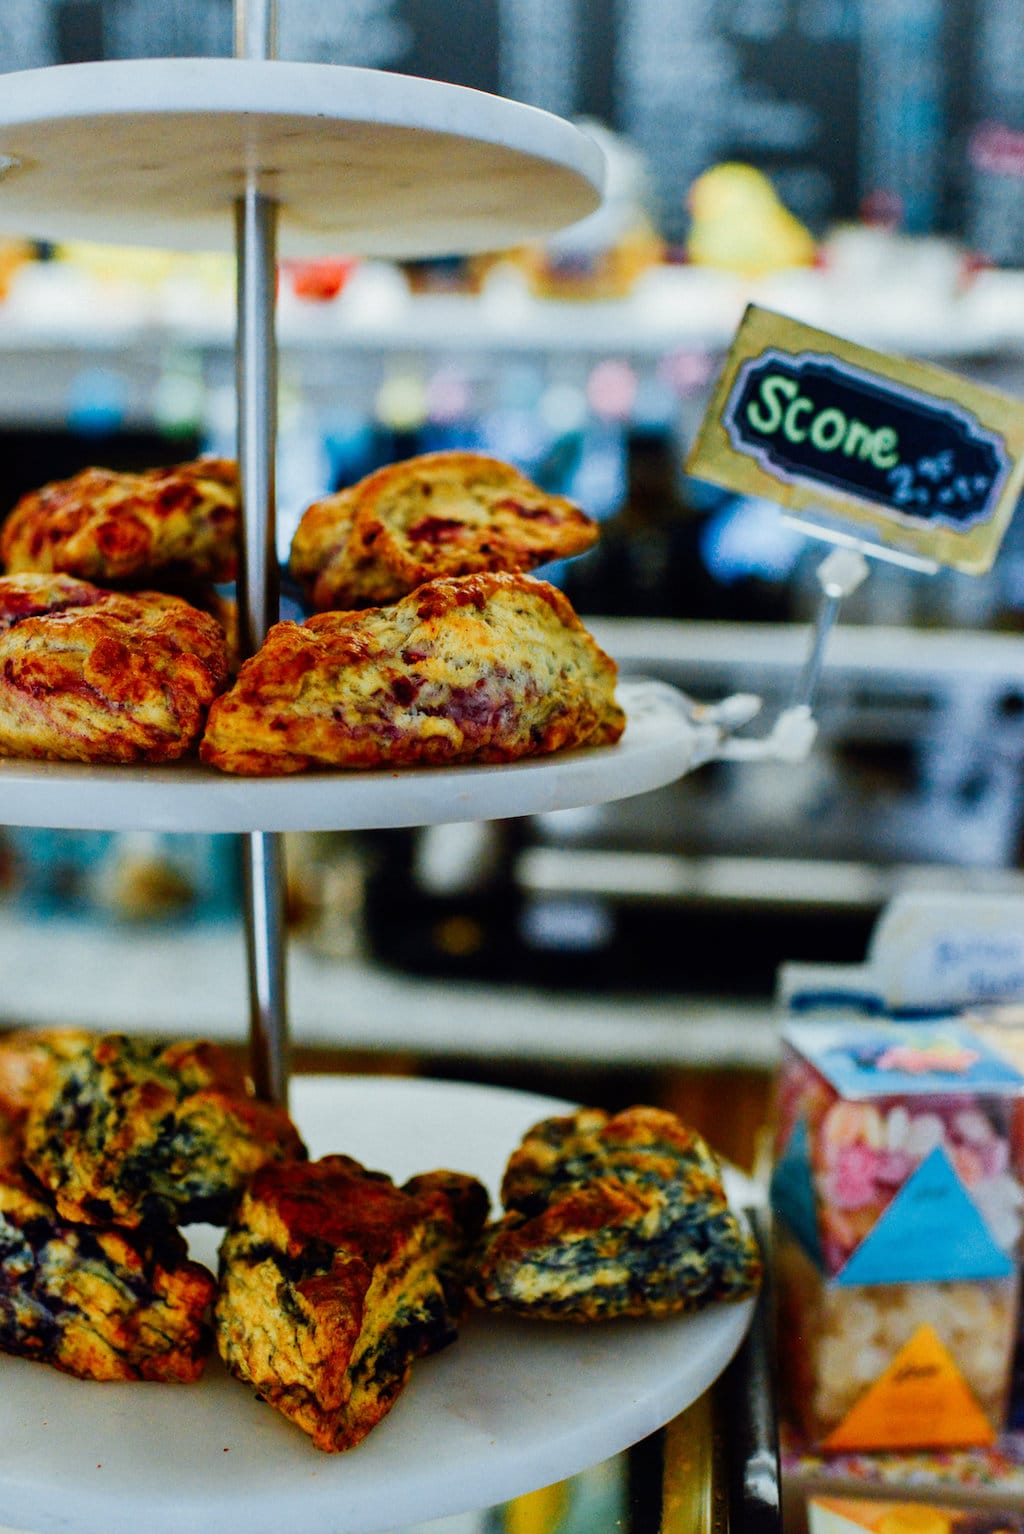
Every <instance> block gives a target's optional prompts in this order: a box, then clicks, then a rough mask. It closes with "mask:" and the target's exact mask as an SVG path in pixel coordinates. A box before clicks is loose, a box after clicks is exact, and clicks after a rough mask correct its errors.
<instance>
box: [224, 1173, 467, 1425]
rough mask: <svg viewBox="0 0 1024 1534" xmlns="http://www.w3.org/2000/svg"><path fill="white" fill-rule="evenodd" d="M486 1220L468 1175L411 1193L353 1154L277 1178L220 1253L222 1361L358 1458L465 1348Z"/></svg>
mask: <svg viewBox="0 0 1024 1534" xmlns="http://www.w3.org/2000/svg"><path fill="white" fill-rule="evenodd" d="M487 1212H488V1197H487V1193H486V1190H485V1189H484V1188H483V1186H482V1184H480V1183H478V1182H477V1181H476V1179H475V1178H471V1177H468V1176H464V1175H461V1174H459V1173H453V1172H443V1173H428V1174H425V1175H424V1176H422V1177H418V1178H414V1179H412V1180H411V1181H410V1182H408V1183H406V1185H405V1187H404V1188H399V1187H396V1186H395V1184H394V1183H393V1182H392V1180H391V1179H390V1178H389V1177H387V1176H386V1175H385V1174H384V1173H381V1172H372V1171H367V1170H366V1168H364V1167H363V1166H361V1165H360V1163H359V1162H357V1161H354V1160H353V1159H352V1158H351V1157H348V1156H325V1157H324V1158H323V1159H322V1160H320V1161H316V1162H307V1163H291V1164H279V1165H274V1166H267V1167H264V1168H263V1170H262V1171H260V1172H258V1173H257V1174H256V1176H255V1177H254V1178H253V1180H252V1182H251V1184H250V1186H249V1188H248V1191H247V1192H246V1194H245V1196H244V1197H243V1199H242V1202H241V1204H240V1205H239V1209H238V1213H237V1215H236V1217H235V1219H234V1221H233V1222H232V1224H231V1226H230V1228H229V1229H228V1232H227V1234H226V1235H225V1237H224V1241H223V1243H222V1245H221V1253H220V1293H219V1296H218V1300H217V1309H216V1326H217V1346H218V1349H219V1351H220V1355H221V1357H222V1359H223V1360H224V1362H225V1364H226V1365H227V1366H228V1368H229V1369H230V1370H231V1371H232V1373H233V1374H235V1375H236V1376H237V1377H238V1378H240V1379H242V1380H245V1381H247V1382H248V1383H249V1384H251V1385H252V1386H253V1387H254V1388H255V1389H256V1390H257V1391H258V1393H259V1395H260V1397H261V1398H262V1399H263V1400H265V1401H267V1402H269V1403H270V1405H271V1406H273V1407H274V1408H275V1409H276V1410H277V1411H279V1412H281V1413H282V1415H283V1416H285V1417H287V1418H288V1419H289V1420H290V1421H292V1422H294V1423H295V1424H296V1426H298V1427H300V1428H301V1429H302V1430H303V1432H305V1433H307V1434H308V1435H309V1437H310V1438H311V1440H312V1442H313V1443H314V1445H315V1446H316V1447H317V1448H318V1449H323V1450H325V1451H327V1452H329V1453H334V1452H338V1451H341V1450H344V1449H350V1448H352V1447H353V1446H354V1445H355V1444H357V1443H359V1441H360V1440H361V1439H363V1438H365V1436H366V1434H367V1433H368V1432H370V1430H371V1429H372V1428H373V1427H375V1426H376V1424H377V1423H378V1422H380V1420H381V1419H382V1418H383V1417H384V1416H385V1415H386V1414H387V1413H388V1412H389V1411H390V1410H391V1408H392V1406H393V1405H394V1403H395V1401H396V1400H397V1398H398V1396H399V1394H400V1393H401V1391H402V1389H403V1388H404V1386H405V1385H406V1383H407V1381H408V1379H409V1375H410V1372H411V1368H412V1364H413V1362H414V1361H415V1360H416V1359H417V1358H421V1357H423V1356H425V1355H426V1354H428V1353H434V1352H436V1351H437V1350H438V1349H439V1348H441V1347H444V1346H445V1345H446V1344H448V1343H449V1342H451V1341H453V1340H454V1337H455V1324H456V1321H457V1320H458V1316H459V1313H460V1309H461V1304H462V1296H463V1278H462V1266H463V1263H464V1260H465V1256H466V1253H467V1252H468V1250H469V1248H470V1247H471V1245H472V1243H473V1241H474V1240H475V1238H476V1236H477V1235H478V1234H479V1231H480V1229H481V1227H482V1225H483V1223H484V1221H485V1219H486V1217H487Z"/></svg>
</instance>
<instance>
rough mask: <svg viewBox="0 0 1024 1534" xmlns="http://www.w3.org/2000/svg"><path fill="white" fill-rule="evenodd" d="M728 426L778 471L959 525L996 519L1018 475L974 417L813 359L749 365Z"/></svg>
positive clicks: (773, 354) (772, 358)
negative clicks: (1008, 484) (998, 502)
mask: <svg viewBox="0 0 1024 1534" xmlns="http://www.w3.org/2000/svg"><path fill="white" fill-rule="evenodd" d="M724 419H725V425H726V428H727V430H728V432H729V436H730V438H731V440H732V443H733V446H734V447H735V448H736V449H737V451H738V452H748V453H750V454H752V455H753V456H754V457H755V458H757V459H759V460H760V461H761V462H762V463H763V464H764V465H765V467H766V468H767V470H768V472H769V473H775V474H777V475H779V477H780V478H782V479H793V480H801V479H802V480H806V481H809V482H811V483H814V484H822V485H825V486H827V487H828V488H829V489H834V490H840V491H844V490H845V491H847V492H848V493H849V494H851V495H859V496H864V497H865V498H866V499H868V500H870V501H874V502H876V503H878V504H879V505H882V506H888V507H889V508H890V509H891V510H892V511H894V512H898V513H899V514H900V515H902V516H906V517H914V518H918V519H922V520H924V521H932V520H941V521H946V522H949V523H950V525H952V526H954V527H966V526H967V525H968V524H969V523H971V522H974V521H977V520H978V518H979V517H985V516H987V515H988V513H989V509H990V505H991V503H992V501H993V499H994V498H996V499H997V498H998V495H999V492H1000V491H1001V489H1002V486H1003V483H1004V481H1005V478H1006V475H1007V474H1008V473H1009V469H1010V460H1009V458H1008V456H1007V454H1006V451H1005V448H1004V446H1003V443H1002V440H1001V438H1000V437H998V436H997V435H996V434H995V433H993V432H990V431H986V430H985V429H984V428H983V427H982V426H980V425H979V423H978V422H977V421H976V420H975V419H973V417H972V416H971V415H970V414H969V413H968V412H967V411H965V410H961V409H960V408H959V407H958V406H956V405H953V404H952V403H949V402H943V401H939V400H935V399H929V398H928V397H927V396H926V395H922V394H918V393H916V391H914V390H911V389H907V388H905V387H904V386H902V385H900V384H899V383H897V382H896V381H895V380H890V379H884V378H880V377H878V376H877V375H872V374H870V373H865V372H862V371H861V370H860V369H859V368H856V367H854V366H853V365H852V364H850V363H843V362H840V361H838V360H837V359H834V358H830V357H822V356H815V355H814V354H813V353H804V354H802V355H800V356H796V357H789V356H787V355H786V354H785V353H784V352H780V351H775V350H769V351H768V352H766V353H765V354H764V355H763V356H761V357H759V358H757V359H756V360H754V361H751V362H748V363H745V364H744V366H743V367H742V368H741V370H740V375H739V378H738V380H737V387H736V388H735V389H734V391H733V393H732V394H731V395H730V398H729V401H728V403H727V405H726V409H725V416H724Z"/></svg>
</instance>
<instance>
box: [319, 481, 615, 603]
mask: <svg viewBox="0 0 1024 1534" xmlns="http://www.w3.org/2000/svg"><path fill="white" fill-rule="evenodd" d="M597 536H598V526H597V523H596V522H595V521H594V520H593V519H592V518H591V517H588V516H587V514H586V513H585V512H584V511H582V510H581V509H580V508H579V507H578V506H577V505H575V504H574V503H573V502H572V501H570V500H568V499H567V498H566V497H565V496H562V495H551V494H548V492H547V491H544V490H541V489H540V488H539V487H538V486H537V485H535V484H534V483H533V481H532V480H530V479H528V478H527V477H526V475H525V474H521V473H520V472H519V470H518V469H516V468H514V467H513V466H512V465H511V464H508V463H505V462H503V461H502V460H501V459H499V458H492V457H489V456H488V455H487V454H485V453H473V452H465V451H453V452H440V453H424V454H421V455H420V456H419V457H416V458H407V459H404V460H403V461H402V462H401V463H393V464H388V465H386V466H385V467H384V468H382V469H378V470H376V471H375V472H374V473H373V474H369V475H367V476H366V478H365V479H363V480H361V481H360V482H359V483H358V484H356V485H353V486H350V487H348V488H347V489H344V490H341V491H338V492H337V493H336V494H334V495H330V496H326V497H324V498H323V499H322V500H319V501H315V502H314V503H313V504H312V505H311V506H309V507H308V508H307V510H306V511H305V513H304V515H303V517H302V520H301V521H300V523H299V526H298V528H297V529H296V532H295V536H294V539H293V541H292V549H291V561H290V568H291V573H292V575H293V576H294V578H295V580H296V581H297V582H298V583H299V585H300V586H301V587H302V588H303V590H304V591H305V592H306V594H307V596H308V598H309V600H310V602H311V604H312V606H313V607H314V608H316V609H317V611H319V612H325V611H327V610H329V609H332V608H333V609H345V608H353V607H369V606H375V605H377V604H378V603H381V602H393V601H396V600H397V599H398V598H399V597H402V596H405V595H406V593H407V592H410V591H412V590H414V589H415V587H417V586H419V585H421V584H422V583H423V582H424V581H428V580H433V579H434V578H435V577H436V576H439V575H470V574H473V573H474V572H475V571H478V570H513V571H528V570H535V569H537V567H538V566H540V565H544V564H549V563H550V562H551V561H552V560H556V559H567V558H569V557H570V556H572V555H574V554H580V553H582V552H583V551H584V550H585V549H588V548H590V547H591V545H592V544H594V543H595V542H596V540H597Z"/></svg>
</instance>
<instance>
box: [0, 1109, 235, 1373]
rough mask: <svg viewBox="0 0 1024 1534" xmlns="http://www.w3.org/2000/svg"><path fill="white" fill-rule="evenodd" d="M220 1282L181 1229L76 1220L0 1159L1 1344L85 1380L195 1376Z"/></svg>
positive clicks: (209, 1333)
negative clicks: (191, 1250)
mask: <svg viewBox="0 0 1024 1534" xmlns="http://www.w3.org/2000/svg"><path fill="white" fill-rule="evenodd" d="M0 1148H2V1139H0ZM216 1289H217V1286H216V1282H215V1280H214V1278H213V1275H212V1274H211V1273H208V1272H207V1270H206V1269H205V1268H203V1267H201V1266H200V1264H199V1263H196V1262H190V1261H189V1260H188V1257H187V1255H186V1245H185V1241H184V1239H183V1238H182V1237H181V1236H180V1235H179V1233H178V1232H177V1231H175V1230H172V1229H169V1228H164V1227H160V1228H157V1229H147V1230H144V1231H127V1230H118V1229H114V1228H107V1229H102V1230H96V1229H89V1228H87V1227H85V1226H81V1225H74V1224H72V1223H71V1222H69V1221H67V1220H63V1219H61V1217H60V1216H59V1215H58V1214H57V1212H56V1210H55V1209H54V1206H53V1204H52V1202H51V1201H50V1200H49V1199H48V1198H47V1197H46V1196H45V1195H44V1194H43V1193H42V1192H41V1190H40V1189H39V1188H38V1187H37V1186H36V1185H35V1184H33V1183H32V1181H31V1180H30V1179H29V1178H28V1177H26V1176H25V1175H24V1173H23V1172H22V1171H21V1170H19V1169H18V1167H17V1166H16V1165H15V1164H14V1163H13V1162H12V1161H11V1160H10V1159H8V1160H7V1161H6V1162H3V1161H2V1160H0V1351H2V1352H5V1353H16V1354H19V1355H20V1356H21V1357H23V1358H30V1359H35V1360H37V1361H39V1362H43V1363H49V1364H53V1365H54V1366H55V1367H56V1368H58V1369H60V1370H62V1371H63V1372H64V1373H66V1374H74V1375H77V1376H79V1377H80V1378H82V1379H91V1380H163V1381H178V1382H182V1383H187V1382H190V1381H193V1380H196V1379H198V1378H199V1376H200V1374H201V1373H202V1370H203V1366H204V1363H205V1361H206V1356H207V1354H208V1353H209V1351H210V1347H211V1344H212V1338H213V1330H212V1325H211V1310H212V1306H213V1302H214V1299H215V1297H216Z"/></svg>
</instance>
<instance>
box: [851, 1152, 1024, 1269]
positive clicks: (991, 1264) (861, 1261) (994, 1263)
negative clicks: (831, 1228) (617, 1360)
mask: <svg viewBox="0 0 1024 1534" xmlns="http://www.w3.org/2000/svg"><path fill="white" fill-rule="evenodd" d="M1012 1273H1013V1264H1012V1263H1011V1261H1010V1259H1009V1257H1007V1255H1006V1253H1005V1252H1004V1251H1003V1250H1002V1249H1001V1248H1000V1247H998V1246H997V1245H996V1243H995V1241H994V1240H993V1239H992V1236H991V1234H990V1232H989V1229H988V1226H987V1225H986V1224H985V1221H984V1220H983V1219H982V1217H981V1215H980V1214H979V1212H978V1210H977V1208H976V1207H975V1205H974V1204H973V1203H972V1202H971V1199H970V1197H969V1195H968V1193H967V1192H966V1190H965V1188H964V1186H963V1184H962V1183H961V1181H960V1179H959V1178H958V1177H957V1175H956V1172H955V1171H954V1170H953V1164H952V1162H951V1161H950V1159H949V1157H948V1155H947V1154H946V1152H945V1150H944V1149H943V1148H942V1146H941V1145H939V1146H936V1148H935V1150H933V1151H932V1153H931V1155H930V1156H927V1157H926V1158H925V1160H924V1161H922V1162H921V1165H920V1166H919V1167H918V1169H917V1171H916V1172H915V1173H914V1174H913V1176H912V1177H909V1178H908V1179H907V1181H906V1182H905V1183H904V1184H903V1187H902V1188H901V1189H900V1191H899V1192H898V1193H897V1194H896V1197H895V1198H894V1199H893V1201H892V1203H891V1204H890V1205H889V1207H888V1209H887V1210H886V1211H885V1213H884V1214H883V1215H882V1217H881V1218H880V1220H879V1221H878V1223H877V1225H876V1226H875V1228H874V1229H873V1230H872V1231H871V1233H870V1235H868V1236H865V1238H864V1240H863V1241H862V1242H861V1244H860V1246H859V1247H858V1248H857V1250H856V1251H855V1252H854V1254H853V1256H852V1257H851V1258H850V1260H849V1262H848V1263H847V1264H846V1266H845V1267H844V1268H843V1270H842V1272H841V1273H839V1274H838V1275H837V1276H836V1279H835V1282H836V1283H837V1284H843V1285H851V1284H903V1283H911V1284H913V1283H943V1282H945V1281H947V1280H949V1279H956V1278H1009V1277H1010V1276H1011V1275H1012Z"/></svg>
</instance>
